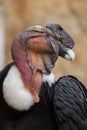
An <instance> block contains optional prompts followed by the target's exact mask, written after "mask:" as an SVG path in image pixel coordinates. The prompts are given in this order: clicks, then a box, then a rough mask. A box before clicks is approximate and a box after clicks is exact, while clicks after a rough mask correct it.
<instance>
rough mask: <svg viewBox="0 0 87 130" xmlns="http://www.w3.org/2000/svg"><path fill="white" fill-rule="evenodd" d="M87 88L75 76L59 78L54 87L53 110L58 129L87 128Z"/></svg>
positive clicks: (75, 129) (85, 129)
mask: <svg viewBox="0 0 87 130" xmlns="http://www.w3.org/2000/svg"><path fill="white" fill-rule="evenodd" d="M86 94H87V90H86V88H85V86H84V85H83V84H82V83H81V82H80V81H79V80H78V79H77V78H75V77H73V76H66V77H62V78H60V79H59V80H58V81H57V82H56V84H55V88H54V96H53V103H54V112H55V115H56V122H57V126H58V129H59V130H87V102H86V100H87V97H86Z"/></svg>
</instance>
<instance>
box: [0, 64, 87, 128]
mask: <svg viewBox="0 0 87 130" xmlns="http://www.w3.org/2000/svg"><path fill="white" fill-rule="evenodd" d="M12 65H13V63H11V64H9V65H7V67H5V69H4V70H2V71H1V73H0V130H34V129H36V130H41V129H42V130H44V129H45V130H87V101H86V100H87V97H86V96H87V90H86V88H85V86H84V85H83V84H82V83H81V82H80V81H79V80H78V79H77V78H75V77H73V76H66V77H62V78H60V79H59V80H58V81H57V82H56V83H55V84H53V87H51V88H50V87H49V85H48V84H47V83H45V84H43V85H42V89H41V92H40V102H39V103H37V104H35V105H33V106H32V107H31V108H30V109H29V110H28V111H17V110H15V109H13V108H11V107H9V106H8V105H7V103H6V102H5V100H4V98H3V93H2V87H3V81H4V79H5V77H6V75H7V73H8V71H9V69H10V67H11V66H12Z"/></svg>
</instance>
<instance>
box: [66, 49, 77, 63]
mask: <svg viewBox="0 0 87 130" xmlns="http://www.w3.org/2000/svg"><path fill="white" fill-rule="evenodd" d="M65 59H66V60H69V61H73V60H74V59H75V53H74V51H72V50H71V49H68V51H67V54H65Z"/></svg>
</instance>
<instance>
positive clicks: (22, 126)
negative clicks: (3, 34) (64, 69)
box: [0, 24, 87, 130]
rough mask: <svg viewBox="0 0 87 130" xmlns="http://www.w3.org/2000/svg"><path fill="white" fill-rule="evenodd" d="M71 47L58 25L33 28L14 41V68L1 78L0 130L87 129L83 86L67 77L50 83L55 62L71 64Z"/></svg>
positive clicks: (68, 37)
mask: <svg viewBox="0 0 87 130" xmlns="http://www.w3.org/2000/svg"><path fill="white" fill-rule="evenodd" d="M73 46H74V42H73V39H72V38H71V37H70V36H69V34H68V33H66V32H65V31H64V29H63V28H62V27H61V26H60V25H58V24H49V25H47V26H46V27H43V26H32V27H29V28H27V29H25V30H24V31H23V32H21V33H19V34H18V35H17V36H16V38H15V39H14V41H13V43H12V47H11V53H12V58H13V62H12V63H10V64H8V65H7V66H6V67H5V68H4V69H3V70H2V71H1V72H0V89H1V90H0V130H34V129H35V130H41V129H42V130H45V129H46V130H75V129H76V130H79V129H80V130H82V129H83V128H84V130H85V129H86V128H87V127H86V122H87V121H86V94H85V92H86V91H85V92H84V90H85V89H83V88H84V87H83V85H82V84H81V83H80V82H79V81H78V80H77V79H75V78H74V77H71V76H68V77H63V78H61V79H59V80H58V81H57V82H55V81H54V75H53V74H52V73H51V70H52V68H53V67H54V65H55V62H56V60H57V58H58V56H61V57H63V58H65V59H67V60H73V59H74V57H75V55H74V53H73V51H72V48H73ZM70 78H71V79H70ZM43 82H45V83H43ZM53 82H54V84H53ZM67 82H68V83H67ZM76 82H77V83H76ZM52 84H53V85H52ZM50 86H51V87H50ZM79 86H80V87H79ZM79 97H80V98H79ZM72 104H74V105H72ZM81 107H82V108H81ZM75 114H77V116H76V115H75ZM76 117H77V119H76ZM80 117H81V118H80ZM74 128H75V129H74Z"/></svg>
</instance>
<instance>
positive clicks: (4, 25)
mask: <svg viewBox="0 0 87 130" xmlns="http://www.w3.org/2000/svg"><path fill="white" fill-rule="evenodd" d="M48 23H58V24H60V25H61V26H62V27H63V28H64V29H65V30H66V31H67V32H68V33H69V34H70V35H71V36H72V37H73V39H74V41H75V47H74V51H75V53H76V59H75V60H74V61H73V62H69V61H66V60H64V59H62V58H58V61H57V62H56V65H55V68H54V70H53V71H54V73H55V75H56V78H57V79H58V78H59V77H60V76H63V75H74V76H76V77H77V78H79V80H81V81H82V82H83V83H84V84H85V85H86V86H87V0H43V1H42V0H0V69H2V68H3V67H4V66H5V65H6V64H8V63H9V62H11V61H12V58H11V52H10V48H11V43H12V41H13V39H14V37H15V36H16V35H17V34H18V33H19V32H21V31H22V30H24V29H25V28H27V27H29V26H31V25H46V24H48Z"/></svg>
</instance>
